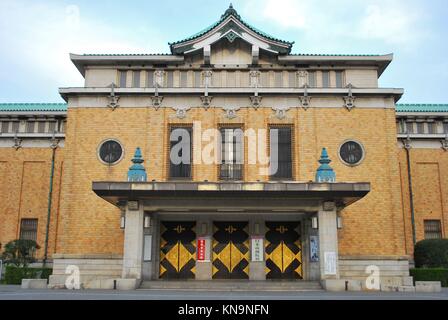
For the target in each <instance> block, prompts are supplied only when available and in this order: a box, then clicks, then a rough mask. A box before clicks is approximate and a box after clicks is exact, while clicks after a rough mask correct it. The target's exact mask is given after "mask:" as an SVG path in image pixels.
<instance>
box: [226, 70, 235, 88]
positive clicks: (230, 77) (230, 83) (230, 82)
mask: <svg viewBox="0 0 448 320" xmlns="http://www.w3.org/2000/svg"><path fill="white" fill-rule="evenodd" d="M226 75H227V87H229V88H235V87H236V72H235V71H227V74H226Z"/></svg>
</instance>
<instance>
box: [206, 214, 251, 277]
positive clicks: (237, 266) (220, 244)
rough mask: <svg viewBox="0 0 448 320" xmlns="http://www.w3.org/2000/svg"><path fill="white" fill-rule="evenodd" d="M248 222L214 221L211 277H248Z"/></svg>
mask: <svg viewBox="0 0 448 320" xmlns="http://www.w3.org/2000/svg"><path fill="white" fill-rule="evenodd" d="M248 225H249V223H248V222H214V233H213V279H249V233H248Z"/></svg>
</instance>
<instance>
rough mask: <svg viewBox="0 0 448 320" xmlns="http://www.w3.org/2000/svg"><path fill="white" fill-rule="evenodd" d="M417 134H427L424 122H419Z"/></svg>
mask: <svg viewBox="0 0 448 320" xmlns="http://www.w3.org/2000/svg"><path fill="white" fill-rule="evenodd" d="M417 133H419V134H423V133H425V127H424V123H423V122H417Z"/></svg>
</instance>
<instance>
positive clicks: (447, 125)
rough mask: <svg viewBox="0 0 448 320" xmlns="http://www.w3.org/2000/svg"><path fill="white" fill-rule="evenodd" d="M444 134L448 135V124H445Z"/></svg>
mask: <svg viewBox="0 0 448 320" xmlns="http://www.w3.org/2000/svg"><path fill="white" fill-rule="evenodd" d="M443 133H448V122H444V123H443Z"/></svg>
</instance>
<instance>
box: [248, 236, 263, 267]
mask: <svg viewBox="0 0 448 320" xmlns="http://www.w3.org/2000/svg"><path fill="white" fill-rule="evenodd" d="M251 247H252V261H253V262H263V261H264V246H263V237H261V236H253V237H252V244H251Z"/></svg>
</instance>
